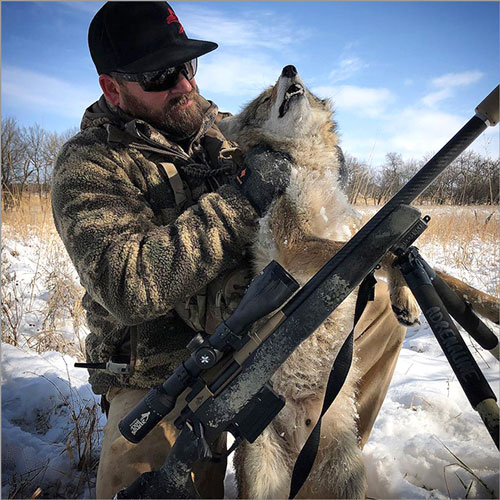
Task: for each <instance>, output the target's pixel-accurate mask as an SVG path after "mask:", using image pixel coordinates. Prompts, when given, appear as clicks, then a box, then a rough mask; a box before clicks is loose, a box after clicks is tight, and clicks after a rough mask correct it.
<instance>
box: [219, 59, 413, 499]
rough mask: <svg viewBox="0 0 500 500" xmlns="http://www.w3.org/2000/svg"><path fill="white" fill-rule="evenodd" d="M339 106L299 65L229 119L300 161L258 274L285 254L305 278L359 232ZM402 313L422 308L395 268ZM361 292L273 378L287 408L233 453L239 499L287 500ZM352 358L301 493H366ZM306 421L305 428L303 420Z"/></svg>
mask: <svg viewBox="0 0 500 500" xmlns="http://www.w3.org/2000/svg"><path fill="white" fill-rule="evenodd" d="M332 117H333V111H332V105H331V103H330V102H329V101H328V100H321V99H319V98H318V97H316V96H314V95H313V94H312V93H311V92H310V91H309V90H308V89H307V88H306V87H305V85H304V83H303V81H302V80H301V78H300V77H299V75H298V73H297V70H296V69H295V67H294V66H286V67H285V68H284V69H283V71H282V73H281V75H280V77H279V79H278V81H277V82H276V84H275V85H274V86H272V87H270V88H268V89H267V90H265V91H264V92H263V93H262V94H261V95H260V96H258V97H257V98H256V99H255V100H253V101H252V102H251V103H250V104H248V105H247V106H246V107H245V108H244V109H243V110H242V111H241V112H240V113H239V114H238V115H236V116H231V117H229V118H226V119H224V120H222V121H221V122H220V123H219V126H220V128H221V130H222V132H223V133H224V135H225V136H226V137H228V138H229V139H232V140H235V141H236V142H238V144H239V145H240V147H241V148H242V150H243V152H247V151H249V150H250V149H251V148H253V147H254V146H265V147H269V148H271V149H272V150H274V151H280V152H283V153H285V154H286V155H288V156H289V157H290V158H291V159H292V162H293V165H294V167H293V168H292V173H291V179H290V184H289V186H288V188H287V190H286V192H285V193H284V195H283V196H281V197H280V198H279V199H277V200H276V201H275V202H274V203H273V205H272V206H271V207H270V208H269V210H268V211H267V213H266V214H264V216H263V217H262V218H261V220H260V226H259V231H258V236H257V238H256V241H255V244H254V246H253V257H254V265H255V271H256V272H259V271H260V270H262V269H263V268H264V267H265V266H266V264H268V263H269V261H270V260H272V259H274V260H277V261H278V262H279V263H280V264H281V265H282V266H283V267H285V268H286V269H287V270H288V271H289V272H290V273H291V274H292V275H293V276H294V277H295V279H297V281H299V283H300V284H301V285H303V284H305V283H306V282H307V281H308V280H309V279H310V278H311V276H312V275H313V274H314V273H315V272H316V271H318V270H319V269H320V268H321V267H322V266H323V264H325V262H326V261H327V260H328V259H329V258H331V257H332V256H333V255H334V254H335V253H336V252H337V251H338V250H339V249H340V247H341V246H342V245H343V244H344V242H345V241H346V240H348V239H349V238H350V236H351V229H352V227H353V225H354V224H355V223H356V217H357V216H356V213H355V211H354V210H353V208H352V207H351V206H350V205H349V203H348V200H347V197H346V195H345V193H344V191H343V189H342V187H341V186H342V185H343V178H344V177H345V174H346V173H345V171H344V169H343V161H342V160H343V158H342V151H341V150H340V148H339V147H338V138H337V135H336V131H335V130H336V125H335V123H334V122H333V120H332ZM389 278H390V279H389V289H390V292H391V298H392V302H393V307H394V310H395V311H396V313H397V315H398V316H399V319H400V321H401V322H403V323H405V324H412V323H413V322H415V321H416V320H417V318H418V312H419V311H418V307H417V305H416V303H415V301H414V299H413V296H412V295H411V293H410V292H409V290H408V288H407V287H406V286H404V283H403V281H402V277H400V276H398V275H397V272H396V271H395V270H394V272H391V273H390V274H389ZM355 302H356V293H353V294H351V295H350V296H349V297H348V299H347V300H345V301H344V302H343V303H342V304H341V306H339V307H338V308H337V309H336V310H335V311H334V313H333V314H332V315H331V316H330V317H329V318H328V319H327V320H326V321H325V322H324V323H323V324H322V325H321V326H320V327H319V328H318V329H317V330H316V331H315V332H314V334H313V335H311V337H309V338H308V339H307V340H306V341H305V342H303V343H302V344H301V345H300V347H299V348H298V349H296V350H295V352H294V353H293V354H292V355H291V356H290V358H289V359H288V360H287V361H286V363H284V365H283V366H282V367H281V368H280V369H279V370H278V371H277V372H276V374H275V375H274V376H273V378H272V385H273V387H274V390H275V391H276V392H278V393H279V394H281V395H283V396H284V397H285V398H286V401H287V403H286V406H285V408H284V409H283V410H282V411H281V412H280V413H279V414H278V416H277V417H276V419H275V420H274V421H273V422H272V424H271V425H269V426H268V427H267V428H266V429H265V431H264V432H263V434H262V435H261V436H260V437H259V438H258V439H257V440H256V441H255V442H254V443H253V444H248V443H244V444H242V445H241V446H240V447H239V448H238V450H237V452H236V457H235V468H236V477H237V482H238V488H239V495H240V498H288V493H289V488H290V477H291V470H292V467H293V464H294V463H295V459H296V458H297V456H298V453H299V452H300V450H301V448H302V446H303V444H304V443H305V441H306V439H307V437H308V435H309V433H310V431H311V430H312V429H313V427H314V424H315V423H316V421H317V419H318V417H319V413H320V411H321V405H322V400H323V395H324V391H325V388H326V381H327V379H328V375H329V371H330V368H331V365H332V363H333V360H334V359H335V357H336V355H337V353H338V351H339V349H340V347H341V346H342V344H343V342H344V340H345V339H346V337H347V335H348V334H349V332H350V330H351V329H352V321H353V315H354V306H355ZM357 378H358V370H357V367H356V362H355V361H354V362H353V365H352V367H351V370H350V372H349V375H348V377H347V380H346V382H345V384H344V386H343V388H342V390H341V392H340V393H339V395H338V396H337V398H336V400H335V402H334V403H333V405H332V406H331V408H330V410H329V411H328V412H327V414H326V415H325V417H324V418H323V422H322V439H321V444H320V447H319V451H318V456H317V458H316V461H315V464H314V466H313V469H312V471H311V474H310V476H309V478H308V480H307V481H306V483H305V484H304V486H303V487H302V489H301V491H300V492H299V495H298V497H302V498H364V496H365V490H366V480H365V470H364V465H363V461H362V458H361V450H360V448H359V444H358V436H357V428H356V416H357V411H356V404H355V401H356V398H355V392H356V380H357ZM304 423H305V425H304Z"/></svg>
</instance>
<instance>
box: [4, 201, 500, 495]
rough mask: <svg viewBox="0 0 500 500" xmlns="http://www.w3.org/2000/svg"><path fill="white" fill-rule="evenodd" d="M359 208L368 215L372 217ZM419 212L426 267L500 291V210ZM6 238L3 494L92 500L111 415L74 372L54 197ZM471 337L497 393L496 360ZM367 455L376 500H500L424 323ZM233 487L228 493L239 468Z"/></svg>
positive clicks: (76, 302) (66, 270)
mask: <svg viewBox="0 0 500 500" xmlns="http://www.w3.org/2000/svg"><path fill="white" fill-rule="evenodd" d="M357 208H358V210H359V211H360V213H361V214H363V218H364V219H367V218H369V216H370V214H372V213H374V212H375V210H376V207H372V206H365V205H360V206H358V207H357ZM421 210H422V212H423V213H424V214H429V215H430V216H431V222H430V227H429V229H428V230H427V231H426V232H425V233H424V234H423V235H422V236H421V238H420V239H419V240H418V242H417V245H418V246H419V248H420V249H421V252H422V255H423V256H424V257H425V258H426V260H427V261H428V262H430V263H431V264H432V265H433V266H435V267H437V268H439V269H442V270H444V271H446V272H448V273H450V274H452V275H454V276H456V277H457V278H460V279H462V280H464V281H466V282H467V283H469V284H470V285H472V286H474V287H476V288H478V289H480V290H483V291H485V292H488V293H490V294H492V295H495V296H499V295H500V279H499V273H498V260H499V255H498V253H499V245H498V241H499V238H498V228H499V222H500V215H499V212H498V210H497V208H496V207H491V206H475V207H450V206H425V207H421ZM2 232H3V235H2V236H3V237H2V340H3V343H2V368H3V369H2V471H3V475H2V497H3V498H94V497H95V474H96V470H97V461H98V456H99V448H100V440H101V437H102V428H103V426H104V424H105V418H104V417H103V415H102V413H101V412H100V409H99V407H98V398H97V397H95V396H94V395H93V394H92V392H91V390H90V386H89V385H88V383H87V373H86V371H85V370H81V369H75V368H74V367H73V364H74V362H75V361H77V360H82V359H83V357H84V339H85V336H86V334H87V328H86V326H85V319H84V317H85V315H84V311H83V310H82V307H81V304H80V298H81V295H82V293H83V290H82V288H81V287H80V285H79V283H78V277H77V275H76V272H75V271H74V269H73V267H72V264H71V262H70V260H69V258H68V257H67V255H66V253H65V250H64V247H63V245H62V243H61V242H60V240H59V238H58V236H57V233H56V231H55V228H54V225H53V222H52V216H51V211H50V205H49V203H48V202H47V201H45V200H42V202H40V201H39V200H38V198H37V197H32V198H31V200H26V201H25V202H24V203H23V204H22V205H21V207H20V208H19V209H18V210H16V211H10V212H5V213H3V214H2ZM489 326H491V327H492V328H493V330H494V331H495V333H496V334H497V335H498V333H499V328H498V327H497V326H496V325H492V324H491V323H490V324H489ZM464 338H465V339H466V342H467V344H469V346H470V347H471V350H472V351H473V353H474V355H475V357H476V359H477V360H478V363H479V364H480V366H481V368H482V370H483V372H484V373H485V375H486V377H487V379H488V380H489V382H490V384H491V385H492V388H493V390H494V392H495V393H496V394H497V396H498V394H499V374H498V373H499V372H498V364H497V361H496V360H495V359H494V358H493V357H492V356H491V355H490V353H488V352H485V351H483V350H482V349H481V348H479V347H478V346H477V345H476V344H474V343H473V341H472V340H471V339H470V338H469V336H468V335H465V336H464ZM363 454H364V456H365V461H366V466H367V473H368V483H369V489H368V495H369V496H370V497H376V498H443V499H445V498H498V496H499V489H498V480H499V464H498V452H497V450H496V448H495V446H494V445H493V442H492V440H491V438H490V437H489V435H488V433H487V432H486V430H485V428H484V426H483V425H482V423H481V421H480V419H479V416H478V415H477V414H476V413H475V412H474V411H473V410H472V408H471V407H470V405H469V403H468V402H467V400H466V398H465V396H464V395H463V393H462V391H461V388H460V386H459V384H458V382H457V381H456V378H455V376H454V375H453V373H452V371H451V369H450V367H449V365H448V364H447V362H446V359H445V358H444V355H443V354H442V353H441V352H440V349H439V346H438V345H437V343H436V341H435V339H434V337H433V334H432V332H431V331H430V329H429V328H428V326H427V324H426V322H425V319H424V318H423V317H421V325H416V326H415V327H412V328H410V329H409V330H408V333H407V337H406V340H405V343H404V346H403V350H402V353H401V356H400V360H399V362H398V365H397V368H396V373H395V375H394V379H393V382H392V384H391V388H390V389H389V394H388V396H387V399H386V401H385V403H384V405H383V407H382V410H381V412H380V414H379V418H378V420H377V422H376V424H375V428H374V430H373V432H372V435H371V438H370V440H369V442H368V443H367V445H366V447H365V449H364V451H363ZM226 485H227V489H226V496H227V497H229V498H231V497H233V495H234V492H235V490H234V477H233V472H232V469H230V470H229V471H228V475H227V480H226Z"/></svg>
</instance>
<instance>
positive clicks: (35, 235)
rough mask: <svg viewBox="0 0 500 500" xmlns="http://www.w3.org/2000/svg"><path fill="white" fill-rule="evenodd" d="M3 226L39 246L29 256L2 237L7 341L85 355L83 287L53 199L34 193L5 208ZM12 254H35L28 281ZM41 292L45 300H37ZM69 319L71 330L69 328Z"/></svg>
mask: <svg viewBox="0 0 500 500" xmlns="http://www.w3.org/2000/svg"><path fill="white" fill-rule="evenodd" d="M2 229H3V235H4V237H5V233H6V232H7V233H8V234H7V238H6V239H15V240H16V241H18V242H21V243H23V244H28V242H29V245H30V246H35V247H36V248H35V252H32V254H31V255H32V256H30V257H26V256H23V255H18V251H17V250H12V249H11V248H7V246H6V245H7V243H6V241H5V239H3V240H2V340H3V341H4V342H7V343H10V344H13V345H25V346H27V347H29V348H30V349H33V350H35V351H36V352H38V353H40V352H44V351H51V350H54V351H58V352H61V353H64V354H70V355H72V356H75V357H77V358H78V359H84V357H85V349H84V336H85V312H84V310H83V308H82V305H81V298H82V296H83V292H84V290H83V288H82V287H81V286H80V284H79V283H78V280H77V279H76V277H75V274H74V270H73V268H72V264H71V262H70V261H69V259H68V256H67V254H66V251H65V249H64V248H63V246H62V243H61V241H60V239H59V236H58V235H57V233H56V231H55V227H54V222H53V219H52V212H51V206H50V199H49V198H42V199H41V200H40V199H39V198H38V197H35V196H31V198H25V199H24V200H23V202H22V203H20V204H19V207H18V208H16V209H14V210H9V211H2ZM7 229H8V230H7ZM8 253H10V256H9V255H8ZM33 255H34V257H33ZM9 257H15V258H18V259H21V260H22V259H23V258H28V259H31V260H30V265H31V268H32V269H33V270H34V272H33V274H32V276H31V279H30V280H29V282H26V280H23V279H21V277H19V276H17V273H16V271H15V270H13V269H12V267H13V266H12V264H11V261H10V259H9ZM40 293H42V294H46V299H45V300H42V301H39V300H38V301H37V294H40ZM68 322H70V323H71V324H72V327H73V328H72V329H73V331H72V332H71V335H68V332H67V331H65V328H66V329H67V324H68Z"/></svg>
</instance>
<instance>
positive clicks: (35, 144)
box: [1, 117, 77, 210]
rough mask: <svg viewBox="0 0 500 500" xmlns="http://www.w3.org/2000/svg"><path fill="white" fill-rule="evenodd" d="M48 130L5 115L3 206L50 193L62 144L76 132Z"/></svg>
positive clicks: (13, 206) (6, 206)
mask: <svg viewBox="0 0 500 500" xmlns="http://www.w3.org/2000/svg"><path fill="white" fill-rule="evenodd" d="M76 131H77V129H76V128H75V129H71V130H68V131H66V132H63V133H57V132H48V131H47V130H44V129H43V128H42V127H41V126H40V125H38V124H35V125H32V126H30V127H22V126H20V125H19V124H18V123H17V121H16V119H15V118H12V117H6V118H5V119H2V153H1V154H2V157H1V160H2V166H1V168H2V206H3V208H4V209H5V210H9V209H12V208H15V207H17V206H19V204H20V203H21V200H22V199H23V197H24V196H31V195H33V194H35V195H38V196H39V197H40V198H42V197H47V196H48V195H49V193H50V182H51V177H52V169H53V166H54V163H55V160H56V158H57V155H58V153H59V150H60V149H61V147H62V145H63V144H64V143H65V142H66V141H67V140H68V139H69V138H70V137H71V136H72V135H74V134H75V133H76Z"/></svg>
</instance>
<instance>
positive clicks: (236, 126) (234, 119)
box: [219, 115, 240, 141]
mask: <svg viewBox="0 0 500 500" xmlns="http://www.w3.org/2000/svg"><path fill="white" fill-rule="evenodd" d="M219 128H220V130H221V132H222V133H223V134H224V136H225V137H226V138H227V139H229V140H231V141H235V140H236V139H237V137H238V132H239V131H240V120H239V115H236V116H230V117H228V118H224V119H223V120H221V121H220V122H219Z"/></svg>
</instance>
